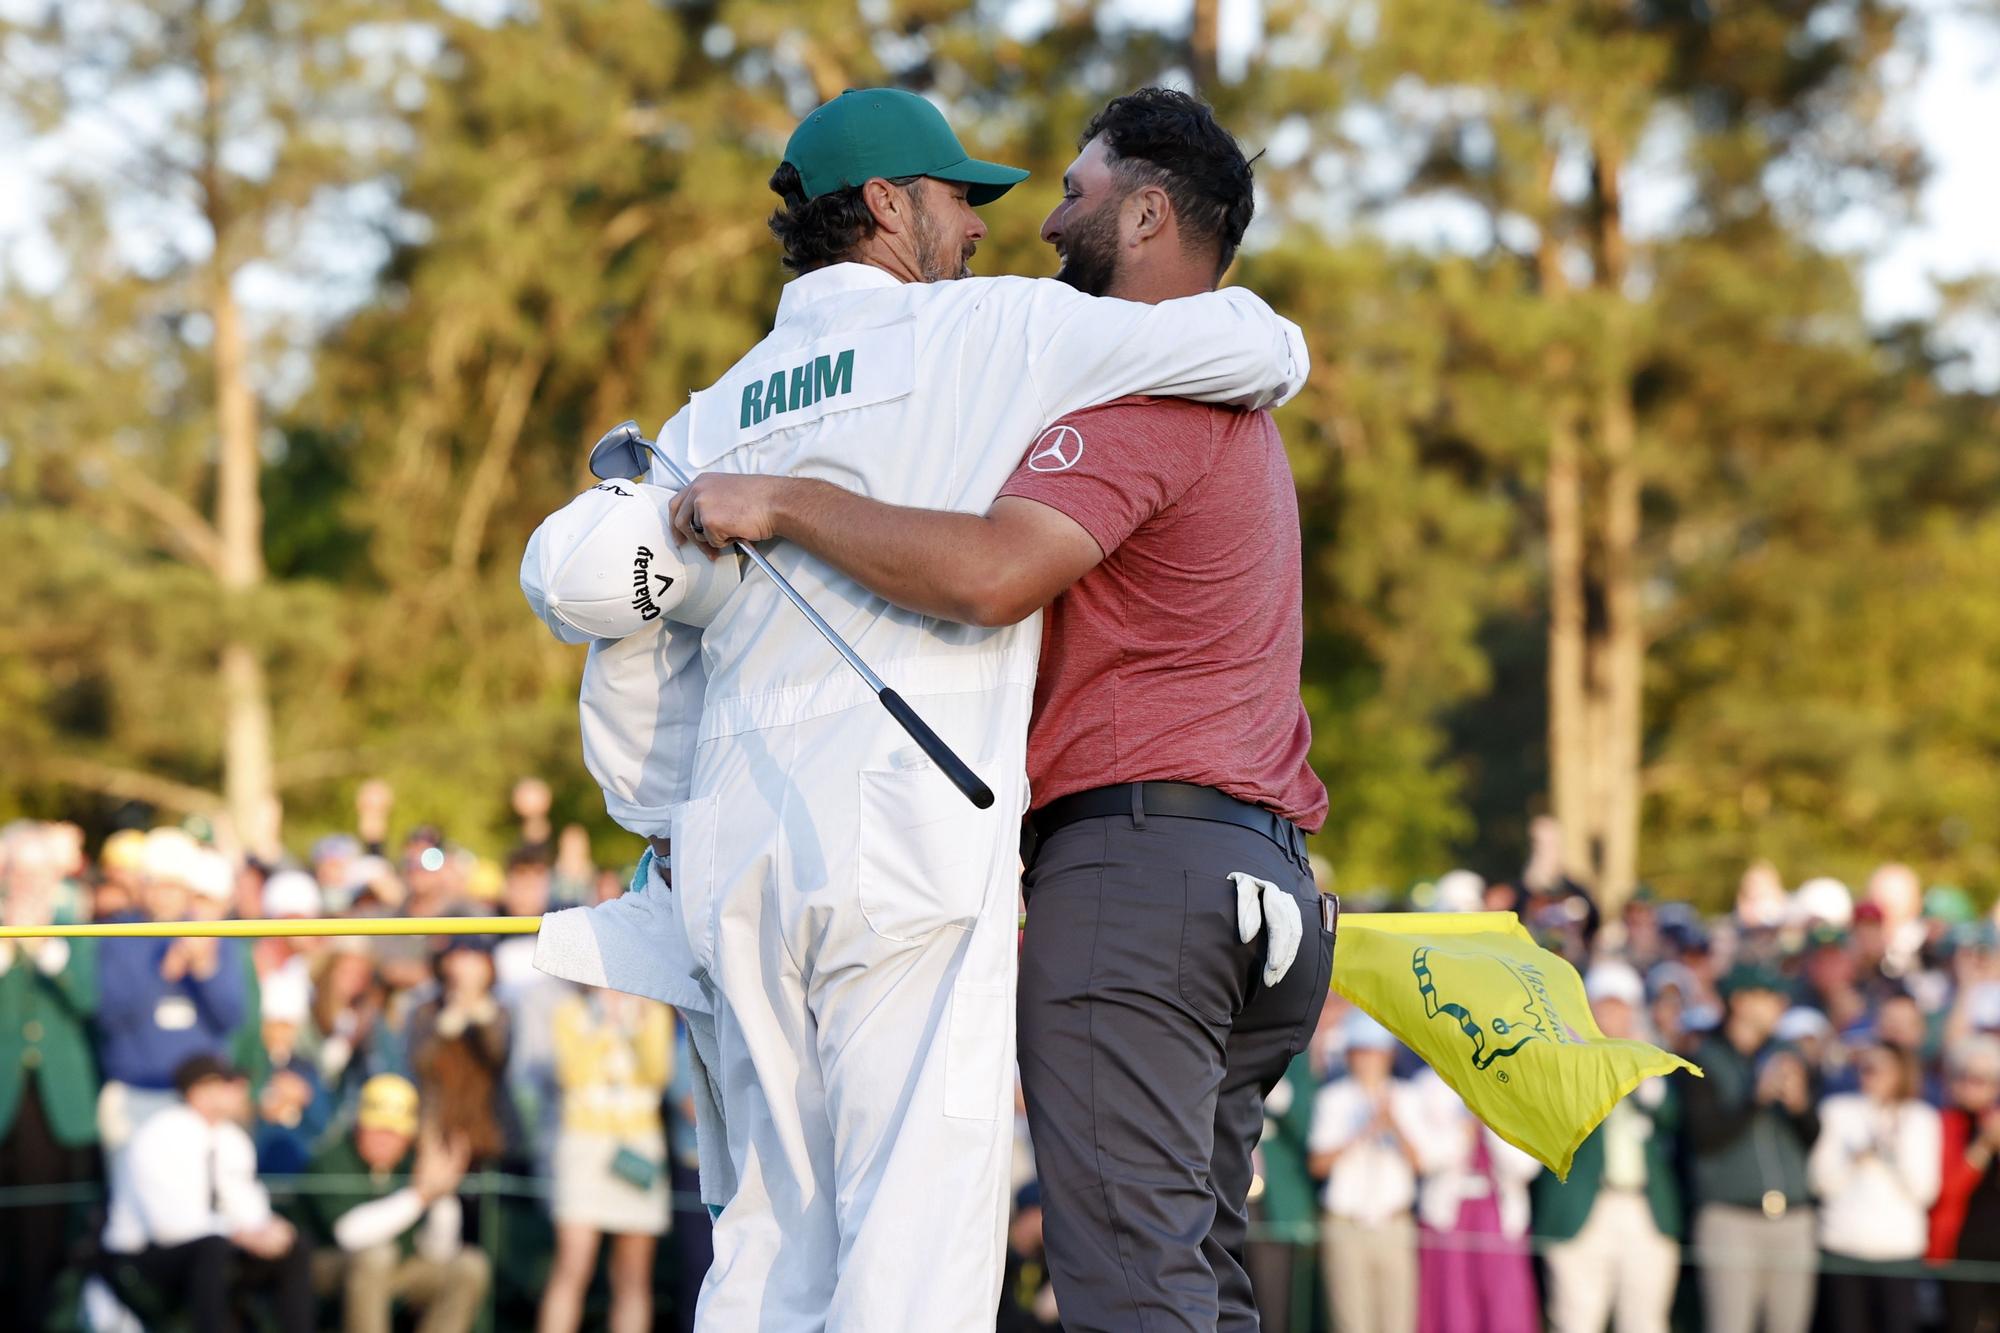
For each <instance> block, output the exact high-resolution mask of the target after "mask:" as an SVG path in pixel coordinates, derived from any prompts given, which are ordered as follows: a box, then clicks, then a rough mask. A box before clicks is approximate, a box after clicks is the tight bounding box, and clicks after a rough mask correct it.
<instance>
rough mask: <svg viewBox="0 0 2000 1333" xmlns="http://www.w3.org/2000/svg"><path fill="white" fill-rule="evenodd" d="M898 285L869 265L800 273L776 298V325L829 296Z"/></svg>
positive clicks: (842, 266)
mask: <svg viewBox="0 0 2000 1333" xmlns="http://www.w3.org/2000/svg"><path fill="white" fill-rule="evenodd" d="M902 285H903V284H902V282H901V280H900V279H897V278H894V277H892V276H890V275H889V274H888V273H886V272H884V271H883V270H882V269H879V268H876V267H875V266H874V265H872V264H829V265H827V266H826V267H825V268H816V269H814V270H813V271H812V272H810V273H801V274H800V275H799V276H798V277H796V278H793V279H792V280H791V281H790V282H788V283H786V284H785V290H784V291H783V292H782V293H781V294H780V295H779V297H778V318H777V322H778V323H780V324H783V323H786V322H787V321H789V320H792V319H795V318H797V317H798V315H799V313H800V312H801V311H803V310H804V309H805V308H806V307H807V306H809V305H812V304H814V303H815V302H818V301H823V300H825V299H826V298H827V297H829V296H844V295H846V294H847V293H848V292H859V291H867V290H869V289H871V288H876V287H900V286H902Z"/></svg>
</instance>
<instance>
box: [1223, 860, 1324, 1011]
mask: <svg viewBox="0 0 2000 1333" xmlns="http://www.w3.org/2000/svg"><path fill="white" fill-rule="evenodd" d="M1229 879H1230V882H1231V883H1233V884H1234V885H1236V934H1237V936H1238V937H1239V938H1240V939H1242V941H1243V942H1244V943H1245V944H1248V943H1249V942H1250V941H1251V940H1254V939H1256V938H1257V928H1258V927H1259V926H1260V925H1261V926H1262V927H1263V928H1264V984H1265V985H1266V986H1275V985H1277V984H1278V982H1279V981H1281V980H1282V979H1283V978H1284V975H1285V973H1287V972H1289V971H1291V968H1292V960H1293V959H1294V958H1296V957H1298V956H1299V941H1300V940H1302V939H1304V938H1305V933H1306V927H1305V920H1304V918H1303V917H1302V916H1301V915H1300V913H1299V902H1298V899H1296V898H1294V897H1292V895H1291V894H1289V893H1286V892H1285V891H1284V890H1283V889H1281V888H1279V887H1278V886H1277V885H1275V884H1273V883H1272V882H1271V881H1270V880H1268V879H1258V878H1257V877H1256V876H1255V875H1246V874H1244V873H1243V872H1242V871H1241V870H1235V871H1231V872H1230V875H1229Z"/></svg>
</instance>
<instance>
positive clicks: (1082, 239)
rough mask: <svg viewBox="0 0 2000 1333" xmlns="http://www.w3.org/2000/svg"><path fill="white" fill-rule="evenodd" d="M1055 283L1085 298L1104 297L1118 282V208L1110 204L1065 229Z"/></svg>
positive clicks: (1108, 202) (1106, 203) (1103, 204)
mask: <svg viewBox="0 0 2000 1333" xmlns="http://www.w3.org/2000/svg"><path fill="white" fill-rule="evenodd" d="M1056 280H1057V281H1059V282H1066V283H1068V284H1069V285H1070V286H1072V287H1074V288H1076V289H1077V290H1078V291H1080V292H1082V293H1083V294H1084V295H1085V296H1103V295H1105V294H1106V293H1108V292H1109V291H1110V290H1111V288H1112V284H1114V283H1116V282H1117V281H1118V205H1117V203H1116V202H1115V201H1107V202H1105V203H1102V204H1099V205H1098V206H1097V211H1096V212H1094V213H1092V214H1090V215H1089V216H1088V217H1083V218H1078V219H1076V220H1075V221H1073V222H1071V223H1070V224H1069V225H1068V226H1067V227H1065V228H1063V234H1062V267H1060V268H1058V269H1057V270H1056Z"/></svg>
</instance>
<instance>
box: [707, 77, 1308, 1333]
mask: <svg viewBox="0 0 2000 1333" xmlns="http://www.w3.org/2000/svg"><path fill="white" fill-rule="evenodd" d="M1082 143H1083V148H1082V152H1081V153H1080V154H1079V156H1078V157H1077V159H1076V161H1075V162H1074V163H1073V164H1072V165H1071V167H1070V169H1069V171H1068V173H1067V174H1066V175H1065V176H1064V178H1063V187H1064V194H1063V200H1062V203H1061V204H1060V205H1058V206H1057V208H1056V210H1055V211H1054V212H1053V213H1052V214H1050V216H1049V219H1048V221H1047V222H1046V223H1044V224H1043V229H1042V235H1043V238H1044V239H1045V240H1047V241H1049V243H1050V244H1052V245H1054V246H1055V247H1056V250H1057V253H1058V255H1059V256H1060V257H1061V261H1062V270H1061V273H1060V274H1059V276H1061V277H1063V278H1064V279H1066V280H1068V281H1069V282H1071V283H1073V284H1074V285H1076V286H1078V287H1080V288H1082V289H1083V290H1085V291H1087V292H1090V293H1092V294H1094V295H1106V296H1114V297H1122V298H1125V299H1128V300H1135V301H1161V300H1166V299H1170V298H1172V297H1177V296H1186V295H1190V294H1192V293H1195V292H1201V291H1207V290H1210V289H1211V288H1212V287H1213V286H1214V285H1215V282H1216V280H1217V279H1218V278H1219V277H1220V276H1221V274H1222V272H1223V270H1224V269H1225V268H1227V267H1228V264H1229V261H1230V259H1231V258H1232V257H1233V255H1234V254H1235V251H1236V246H1237V243H1238V242H1239V241H1240V240H1241V238H1242V235H1243V230H1244V227H1245V226H1246V225H1247V224H1248V223H1249V220H1250V214H1251V208H1252V201H1251V176H1250V167H1249V164H1248V163H1247V162H1245V161H1244V158H1243V154H1242V152H1241V151H1240V150H1239V149H1238V148H1237V146H1236V143H1235V141H1234V140H1233V139H1232V138H1231V137H1230V136H1229V134H1228V133H1227V132H1226V131H1225V130H1223V129H1222V128H1221V126H1219V125H1218V124H1217V123H1216V121H1215V119H1214V117H1213V115H1212V114H1211V113H1210V112H1209V110H1208V108H1207V107H1205V106H1203V105H1202V104H1201V103H1199V102H1197V101H1195V100H1194V99H1193V98H1190V97H1188V96H1186V95H1185V94H1181V93H1176V92H1169V91H1166V90H1162V89H1146V90H1143V91H1141V92H1138V93H1134V94H1132V95H1131V96H1128V97H1121V98H1118V99H1117V100H1115V101H1113V102H1112V103H1111V104H1110V105H1109V106H1108V107H1106V108H1105V109H1104V111H1103V112H1101V113H1100V114H1099V115H1098V116H1097V117H1096V119H1094V120H1093V121H1092V122H1091V124H1090V127H1089V128H1088V129H1087V130H1086V131H1085V132H1084V134H1083V137H1082ZM697 506H698V509H699V513H700V515H701V519H702V524H703V528H704V531H705V535H706V537H707V539H708V540H710V541H712V542H715V543H717V544H721V543H725V542H727V541H728V540H729V539H730V538H732V537H743V538H747V539H750V540H761V539H764V538H768V537H782V538H785V539H788V540H790V541H794V542H797V543H799V544H800V545H802V546H804V547H806V548H807V549H808V550H810V551H812V552H813V553H814V554H815V555H817V556H819V557H820V558H822V559H824V560H826V561H828V562H829V563H831V564H833V565H835V566H837V567H839V568H840V569H842V570H844V571H845V572H846V573H848V574H849V575H851V576H853V577H854V578H855V579H856V580H858V581H859V582H861V583H863V584H865V585H866V586H867V587H868V588H869V589H870V590H872V591H874V592H875V593H877V594H879V595H880V596H882V597H884V598H886V599H887V600H889V601H890V602H893V603H895V604H897V605H899V606H902V607H904V608H906V609H908V610H911V611H915V612H918V613H920V614H924V615H932V616H937V617H939V618H942V619H949V620H956V621H961V622H965V623H968V624H975V625H1002V624H1012V623H1015V622H1016V621H1020V620H1023V619H1025V618H1026V617H1028V616H1030V615H1033V614H1035V612H1036V611H1037V610H1038V609H1040V608H1042V607H1044V606H1046V607H1047V608H1048V610H1047V613H1046V619H1045V620H1044V622H1043V638H1042V659H1041V674H1040V677H1039V679H1038V682H1037V684H1036V689H1035V710H1034V720H1033V723H1032V725H1031V727H1030V730H1029V736H1028V770H1029V779H1030V783H1031V787H1032V798H1031V799H1032V810H1031V813H1030V815H1029V824H1030V828H1031V833H1032V836H1031V837H1030V838H1029V839H1028V842H1027V846H1028V847H1029V851H1028V854H1027V874H1026V878H1025V880H1024V882H1023V890H1024V892H1025V894H1026V896H1027V901H1028V926H1027V937H1026V940H1025V942H1024V946H1023V951H1022V961H1021V977H1020V991H1019V1010H1018V1017H1019V1039H1020V1065H1021V1082H1022V1089H1023V1091H1024V1093H1025V1094H1026V1098H1027V1104H1028V1122H1029V1128H1030V1130H1031V1132H1032V1134H1033V1138H1034V1145H1035V1156H1036V1164H1037V1167H1038V1173H1039V1175H1040V1177H1041V1184H1042V1199H1043V1209H1044V1214H1043V1215H1044V1227H1045V1233H1046V1238H1047V1245H1048V1262H1049V1269H1050V1273H1051V1276H1052V1278H1053V1279H1054V1282H1055V1292H1056V1304H1057V1306H1058V1307H1059V1308H1060V1310H1061V1312H1062V1321H1063V1326H1064V1327H1065V1328H1066V1329H1069V1330H1070V1331H1071V1333H1084V1331H1086V1330H1107V1331H1109V1330H1116V1331H1117V1333H1126V1331H1127V1330H1131V1329H1138V1328H1144V1329H1148V1330H1165V1329H1187V1330H1203V1331H1204V1333H1205V1331H1206V1330H1211V1329H1228V1330H1254V1329H1255V1328H1257V1326H1258V1324H1257V1311H1256V1307H1255V1304H1254V1302H1253V1300H1252V1297H1251V1291H1250V1281H1249V1278H1248V1276H1247V1275H1246V1273H1245V1271H1244V1268H1243V1262H1242V1253H1243V1244H1244V1240H1245V1234H1246V1230H1247V1223H1246V1218H1245V1207H1246V1199H1247V1196H1248V1193H1249V1188H1250V1179H1251V1153H1252V1150H1253V1149H1254V1148H1255V1146H1256V1144H1257V1140H1258V1137H1259V1135H1260V1133H1261V1132H1262V1129H1263V1102H1264V1097H1265V1094H1267V1093H1268V1092H1269V1091H1270V1090H1271V1088H1272V1087H1273V1086H1274V1085H1275V1084H1276V1083H1277V1081H1278V1079H1279V1078H1280V1077H1281V1076H1282V1075H1283V1073H1284V1071H1285V1067H1286V1065H1287V1064H1289V1063H1290V1061H1291V1059H1292V1057H1293V1056H1294V1055H1295V1054H1297V1053H1298V1052H1299V1051H1300V1050H1303V1049H1304V1047H1305V1044H1306V1041H1307V1038H1308V1037H1309V1036H1310V1034H1311V1033H1312V1030H1313V1026H1314V1024H1315V1022H1316V1021H1317V1020H1318V1017H1319V1011H1320V1008H1321V1006H1322V1005H1323V1004H1324V1002H1325V999H1326V992H1327V983H1328V980H1329V971H1330V969H1331V966H1332V960H1333V937H1334V914H1333V905H1332V901H1331V900H1330V899H1327V900H1322V899H1321V897H1320V895H1319V894H1318V892H1317V890H1316V888H1315V886H1314V884H1313V878H1312V873H1311V870H1310V869H1309V867H1308V866H1307V862H1306V851H1305V839H1306V834H1307V833H1308V832H1310V831H1314V830H1317V829H1318V828H1319V826H1320V824H1321V823H1322V822H1323V821H1324V819H1325V817H1326V808H1327V801H1326V790H1325V788H1324V787H1322V786H1321V785H1320V782H1319V780H1318V778H1316V777H1315V776H1314V775H1313V772H1312V770H1311V768H1309V767H1308V766H1307V763H1306V753H1307V750H1308V749H1309V747H1310V743H1311V734H1310V730H1309V727H1308V723H1307V720H1306V714H1305V709H1304V706H1303V705H1302V704H1301V703H1300V700H1299V689H1298V682H1299V658H1300V653H1301V651H1302V646H1303V627H1302V618H1301V611H1300V574H1299V519H1298V501H1297V497H1296V494H1295V492H1294V490H1293V486H1292V478H1291V472H1290V470H1289V468H1288V467H1287V465H1286V461H1285V452H1284V445H1283V443H1282V441H1281V440H1280V439H1279V438H1278V432H1277V429H1276V427H1275V426H1274V425H1273V424H1272V421H1271V418H1270V416H1269V415H1268V414H1266V413H1261V412H1257V413H1246V412H1238V411H1233V410H1229V409H1218V408H1213V407H1209V406H1206V405H1203V404H1199V403H1192V402H1186V401H1180V400H1161V399H1143V398H1131V399H1123V400H1120V401H1118V402H1114V403H1109V404H1106V405H1104V406H1102V407H1095V408H1091V409H1088V410H1086V411H1083V412H1078V413H1075V414H1073V415H1071V416H1068V417H1065V418H1063V419H1062V420H1061V421H1058V422H1055V423H1052V424H1051V425H1050V426H1048V427H1047V428H1046V429H1045V430H1044V431H1043V433H1042V434H1041V436H1040V437H1039V438H1037V439H1036V440H1034V441H1033V442H1032V443H1030V445H1029V447H1028V450H1027V452H1026V454H1025V455H1024V456H1023V459H1022V462H1021V466H1020V469H1019V470H1018V471H1017V472H1016V473H1015V475H1014V477H1013V478H1012V480H1010V481H1009V482H1008V483H1007V485H1006V486H1005V487H1004V488H1003V489H1002V491H1001V495H1000V498H999V499H998V500H997V501H996V502H995V503H994V505H993V507H992V509H991V510H990V511H989V512H988V513H986V514H984V515H975V514H953V513H941V512H937V511H931V510H912V509H902V508H897V507H894V506H890V505H884V504H881V503H880V502H878V501H874V500H869V499H866V498H864V497H862V496H858V495H854V494H852V493H851V492H848V491H845V490H842V489H841V488H839V487H837V486H834V485H832V484H830V483H827V482H822V481H814V480H807V479H799V478H773V477H750V476H741V477H738V476H708V477H701V478H697V479H696V481H695V484H694V485H693V486H692V487H690V488H689V489H688V491H687V492H686V493H685V494H684V495H683V497H682V501H681V503H680V505H679V506H678V507H677V512H678V513H679V514H680V515H681V516H682V517H683V519H684V518H685V516H686V515H687V514H688V513H689V512H691V511H692V510H694V509H695V508H696V507H697Z"/></svg>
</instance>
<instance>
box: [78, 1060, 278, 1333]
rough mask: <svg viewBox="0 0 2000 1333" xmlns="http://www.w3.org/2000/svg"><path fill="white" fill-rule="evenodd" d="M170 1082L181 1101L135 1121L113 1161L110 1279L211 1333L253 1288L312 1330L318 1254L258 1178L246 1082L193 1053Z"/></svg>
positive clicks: (274, 1311)
mask: <svg viewBox="0 0 2000 1333" xmlns="http://www.w3.org/2000/svg"><path fill="white" fill-rule="evenodd" d="M174 1084H175V1087H176V1088H177V1089H178V1090H179V1092H180V1100H179V1101H178V1102H176V1103H175V1104H174V1105H172V1106H168V1107H165V1108H163V1109H161V1110H160V1111H158V1112H156V1113H155V1114H154V1115H152V1116H151V1117H149V1118H148V1119H147V1121H146V1122H145V1124H143V1125H141V1126H140V1127H139V1130H138V1132H137V1133H136V1134H134V1135H133V1136H132V1140H131V1144H130V1146H129V1149H128V1150H127V1151H126V1152H125V1153H124V1154H123V1155H122V1156H120V1157H119V1158H118V1159H117V1161H116V1163H115V1164H114V1166H113V1169H112V1173H111V1207H110V1215H109V1217H108V1219H107V1221H106V1223H105V1227H104V1248H105V1249H106V1250H107V1251H108V1252H109V1253H110V1255H111V1256H112V1266H113V1267H112V1271H113V1275H114V1286H116V1287H117V1288H118V1289H119V1290H120V1292H121V1295H123V1296H124V1297H126V1298H128V1299H131V1298H134V1297H135V1294H136V1293H138V1292H145V1293H147V1294H150V1295H151V1296H152V1297H153V1298H154V1299H155V1300H156V1301H157V1303H159V1304H161V1305H162V1306H163V1307H164V1308H166V1309H169V1310H176V1311H185V1312H186V1313H187V1314H188V1316H189V1317H190V1318H191V1319H192V1321H193V1324H194V1327H196V1328H199V1329H202V1330H204V1333H207V1330H211V1329H215V1330H224V1331H225V1333H226V1331H227V1330H232V1329H235V1328H236V1327H238V1322H237V1306H238V1304H239V1302H240V1301H241V1300H242V1298H243V1297H245V1296H247V1295H250V1294H251V1293H255V1294H257V1295H259V1296H261V1297H262V1298H263V1300H264V1301H265V1303H266V1304H267V1305H268V1307H269V1310H270V1314H271V1317H272V1319H273V1320H274V1321H275V1323H276V1326H277V1327H278V1328H280V1329H282V1330H284V1333H309V1331H310V1330H311V1329H312V1328H313V1327H314V1308H313V1291H312V1272H311V1254H310V1251H309V1250H308V1249H307V1248H306V1247H305V1246H304V1245H302V1244H301V1243H300V1241H299V1236H298V1232H297V1230H296V1229H295V1228H294V1227H293V1226H292V1224H291V1223H289V1222H287V1221H285V1219H283V1218H282V1217H279V1216H278V1215H277V1214H275V1213H273V1212H272V1211H271V1196H270V1195H269V1193H268V1192H266V1190H265V1189H264V1187H263V1186H262V1185H261V1184H259V1183H258V1181H257V1176H256V1171H257V1151H256V1148H255V1147H254V1146H253V1145H252V1143H251V1141H250V1136H249V1134H248V1133H246V1132H245V1130H244V1128H243V1121H244V1120H245V1119H246V1118H247V1117H248V1115H249V1112H250V1096H249V1084H248V1082H247V1080H246V1079H245V1078H244V1077H243V1075H241V1074H240V1073H238V1072H237V1071H236V1070H234V1069H232V1068H231V1067H230V1066H229V1064H228V1063H227V1062H226V1061H224V1060H222V1059H220V1058H219V1057H216V1056H213V1055H195V1056H191V1057H190V1058H189V1059H187V1060H186V1061H184V1062H183V1063H182V1064H181V1065H180V1067H179V1068H178V1069H176V1070H175V1071H174ZM142 1303H143V1302H142Z"/></svg>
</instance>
